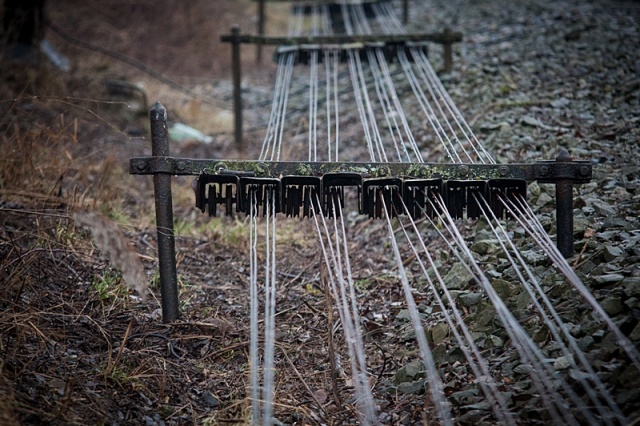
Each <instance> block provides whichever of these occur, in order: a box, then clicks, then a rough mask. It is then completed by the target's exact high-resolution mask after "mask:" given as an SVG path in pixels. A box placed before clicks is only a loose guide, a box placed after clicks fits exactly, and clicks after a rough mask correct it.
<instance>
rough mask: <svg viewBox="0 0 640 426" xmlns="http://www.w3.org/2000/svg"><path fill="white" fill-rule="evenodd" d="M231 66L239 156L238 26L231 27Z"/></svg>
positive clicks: (240, 73)
mask: <svg viewBox="0 0 640 426" xmlns="http://www.w3.org/2000/svg"><path fill="white" fill-rule="evenodd" d="M231 66H232V68H233V69H232V73H233V114H234V117H235V139H236V148H237V149H238V153H239V154H240V157H241V158H242V157H243V154H244V144H243V142H242V93H241V92H240V91H241V89H242V88H241V83H242V70H241V69H240V27H239V26H238V25H234V26H233V27H231Z"/></svg>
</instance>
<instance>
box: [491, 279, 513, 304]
mask: <svg viewBox="0 0 640 426" xmlns="http://www.w3.org/2000/svg"><path fill="white" fill-rule="evenodd" d="M491 285H492V286H493V289H494V290H495V291H496V293H498V296H500V298H501V299H503V300H504V299H508V298H509V297H510V296H511V295H512V291H513V290H515V287H514V286H512V285H511V283H509V281H506V280H501V279H494V280H492V281H491Z"/></svg>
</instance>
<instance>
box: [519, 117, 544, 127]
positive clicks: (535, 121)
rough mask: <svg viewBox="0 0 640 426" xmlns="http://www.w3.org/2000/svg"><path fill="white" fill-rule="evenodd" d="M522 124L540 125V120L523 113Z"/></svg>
mask: <svg viewBox="0 0 640 426" xmlns="http://www.w3.org/2000/svg"><path fill="white" fill-rule="evenodd" d="M521 122H522V124H525V125H527V126H531V127H540V126H542V123H541V122H540V120H538V119H537V118H535V117H531V116H530V115H525V116H524V117H522V121H521Z"/></svg>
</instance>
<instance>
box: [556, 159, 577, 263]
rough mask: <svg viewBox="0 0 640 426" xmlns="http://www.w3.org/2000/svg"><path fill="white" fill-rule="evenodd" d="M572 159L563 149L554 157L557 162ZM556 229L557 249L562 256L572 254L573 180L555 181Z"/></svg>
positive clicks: (567, 161)
mask: <svg viewBox="0 0 640 426" xmlns="http://www.w3.org/2000/svg"><path fill="white" fill-rule="evenodd" d="M572 161H573V160H572V159H571V156H570V155H569V153H568V152H567V150H566V149H563V150H562V151H561V152H560V154H558V156H557V157H556V162H557V163H571V162H572ZM556 229H557V240H558V241H557V245H558V250H559V251H560V253H561V254H562V255H563V256H564V257H567V258H568V257H571V256H572V255H573V182H572V181H571V180H570V179H560V180H558V181H557V182H556Z"/></svg>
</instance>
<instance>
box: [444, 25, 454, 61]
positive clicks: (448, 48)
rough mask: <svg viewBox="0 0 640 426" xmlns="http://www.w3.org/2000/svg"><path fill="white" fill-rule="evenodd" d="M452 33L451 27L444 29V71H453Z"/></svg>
mask: <svg viewBox="0 0 640 426" xmlns="http://www.w3.org/2000/svg"><path fill="white" fill-rule="evenodd" d="M452 39H453V33H452V32H451V28H445V29H444V42H443V43H442V45H443V46H444V72H451V71H453V41H452Z"/></svg>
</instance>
